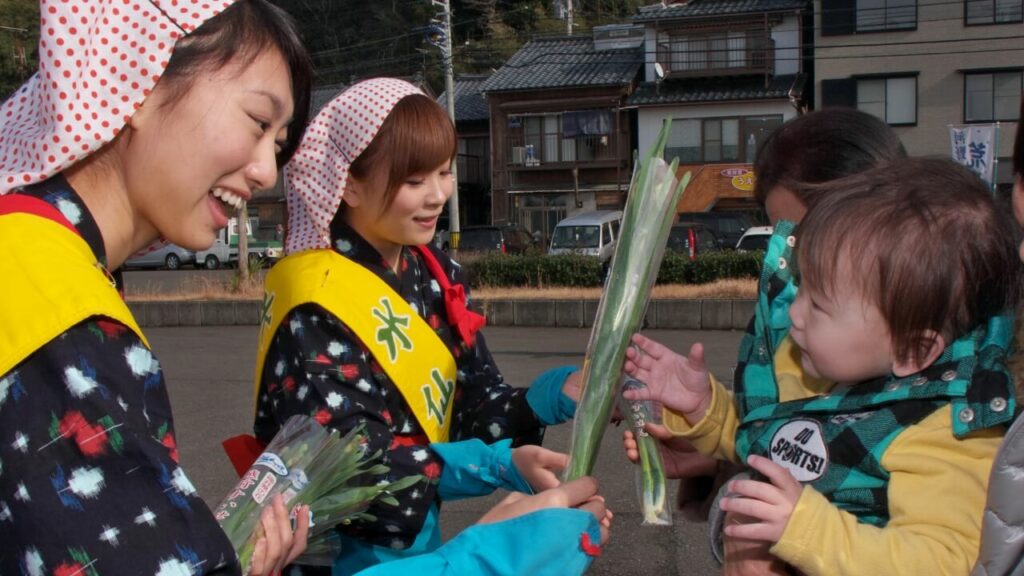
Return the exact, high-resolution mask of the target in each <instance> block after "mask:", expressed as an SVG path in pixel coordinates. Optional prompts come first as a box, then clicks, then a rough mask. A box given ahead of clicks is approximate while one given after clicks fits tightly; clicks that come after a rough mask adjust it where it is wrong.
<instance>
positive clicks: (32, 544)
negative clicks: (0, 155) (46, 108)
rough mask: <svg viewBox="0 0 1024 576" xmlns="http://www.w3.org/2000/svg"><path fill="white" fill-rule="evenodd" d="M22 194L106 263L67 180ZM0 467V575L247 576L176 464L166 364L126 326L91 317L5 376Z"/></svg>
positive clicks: (0, 384)
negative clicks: (40, 203) (56, 216)
mask: <svg viewBox="0 0 1024 576" xmlns="http://www.w3.org/2000/svg"><path fill="white" fill-rule="evenodd" d="M24 193H26V194H28V195H32V196H36V197H38V198H41V199H43V200H44V201H46V202H48V203H50V204H51V205H53V206H54V207H56V208H57V209H58V210H59V211H60V212H61V213H62V214H63V215H64V216H65V217H66V218H67V220H68V221H69V222H70V223H71V224H72V225H74V226H75V228H76V229H77V231H78V233H79V234H80V235H81V236H82V238H83V239H84V240H85V241H86V243H87V244H88V245H89V247H90V248H91V249H92V251H93V252H94V253H95V254H96V256H97V257H98V259H99V261H100V262H104V261H105V258H104V245H103V240H102V238H101V237H100V232H99V228H98V227H97V226H96V222H95V221H94V220H93V217H92V216H91V215H90V213H89V211H88V209H87V208H86V207H85V204H83V203H82V202H81V200H80V199H79V198H78V196H77V195H76V194H75V192H74V190H73V189H72V188H71V187H70V186H69V185H68V184H67V182H66V181H65V180H64V178H63V177H62V176H60V175H57V176H54V177H52V178H51V179H49V180H47V181H44V182H42V183H41V184H36V185H33V186H31V187H29V188H27V189H26V190H25V191H24ZM10 249H24V250H31V249H32V246H31V244H29V243H27V242H26V243H24V244H21V247H19V248H12V247H6V246H5V247H3V250H10ZM9 280H10V279H8V281H9ZM0 465H2V468H0V542H2V544H0V574H5V575H7V574H10V575H15V574H55V575H67V576H70V575H72V574H83V575H86V574H87V575H93V576H102V575H112V576H119V575H124V574H144V575H148V574H239V573H240V569H239V566H238V565H237V560H236V558H235V553H234V551H233V550H232V548H231V544H230V542H229V541H228V540H227V537H226V536H225V535H224V533H223V532H222V531H221V530H220V527H219V526H218V525H217V522H216V521H215V520H214V518H213V515H212V514H211V513H210V511H209V509H208V508H207V506H206V504H205V503H204V502H203V501H202V500H201V499H200V498H199V496H198V494H197V493H196V490H195V488H194V487H193V485H192V483H191V482H190V481H189V479H188V477H187V476H186V475H185V472H184V470H183V469H182V468H181V467H180V466H179V465H178V451H177V447H176V442H175V434H174V426H173V424H172V421H171V406H170V403H169V401H168V397H167V390H166V387H165V385H164V377H163V372H162V370H161V368H160V363H159V362H158V361H157V359H156V358H155V357H154V356H153V355H152V353H151V352H150V350H149V349H148V348H147V347H146V345H145V344H144V343H143V342H142V341H141V339H140V338H139V337H138V336H137V335H136V334H135V333H134V332H133V331H132V330H131V329H129V328H128V327H127V326H125V325H123V324H120V323H117V322H114V321H111V320H108V319H104V318H100V317H94V318H91V319H89V320H87V321H85V322H82V323H80V324H78V325H76V326H73V327H71V328H70V329H68V330H66V331H65V332H64V333H63V334H61V335H60V336H58V337H57V338H55V339H54V340H52V341H51V342H49V343H48V344H46V345H45V346H43V347H42V348H40V349H38V350H36V351H35V352H34V353H32V354H31V355H30V356H29V357H28V358H27V359H25V360H24V361H22V362H21V363H20V364H19V365H17V366H16V367H15V368H14V369H13V370H11V371H9V372H8V373H6V374H0Z"/></svg>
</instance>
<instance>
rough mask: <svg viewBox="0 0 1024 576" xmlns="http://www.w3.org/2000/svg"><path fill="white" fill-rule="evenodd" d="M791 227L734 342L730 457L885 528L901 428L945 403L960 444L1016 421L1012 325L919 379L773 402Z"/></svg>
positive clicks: (787, 299) (782, 233)
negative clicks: (1009, 363) (771, 466)
mask: <svg viewBox="0 0 1024 576" xmlns="http://www.w3.org/2000/svg"><path fill="white" fill-rule="evenodd" d="M793 229H794V225H793V224H792V223H790V222H785V221H782V222H779V223H778V224H777V225H776V226H775V234H774V235H773V236H772V238H771V240H770V241H769V244H768V249H767V251H766V253H765V260H764V266H763V270H762V272H761V278H760V280H759V284H758V300H757V303H756V307H755V312H754V318H753V320H752V321H751V323H750V325H749V326H748V327H747V333H746V334H745V335H744V337H743V341H742V343H741V345H740V355H739V362H738V364H737V366H736V373H735V380H734V393H735V400H736V405H737V408H738V411H739V416H740V428H739V431H738V432H737V437H736V451H737V454H738V455H739V457H740V458H741V459H742V460H746V458H747V457H748V456H749V455H750V454H759V455H761V456H766V457H769V458H771V459H772V460H773V461H775V462H777V463H780V464H782V465H783V466H785V467H786V468H787V469H789V470H790V472H792V473H793V475H794V476H795V477H796V478H797V480H800V481H801V482H804V483H809V484H810V485H812V486H813V487H814V488H815V489H816V490H818V491H819V492H821V493H822V494H824V495H825V497H827V498H828V499H829V501H831V502H833V503H834V504H836V505H837V506H838V507H839V508H841V509H843V510H846V511H848V512H850V513H852V514H854V515H856V516H857V517H858V518H859V519H860V520H861V521H862V522H867V523H870V524H874V525H877V526H884V525H885V524H886V523H887V522H888V518H889V514H888V500H887V485H888V480H889V473H888V471H887V470H885V468H884V467H883V466H882V456H883V455H884V454H885V451H886V449H887V448H888V447H889V446H890V444H891V443H892V442H893V440H895V439H896V437H898V436H899V435H900V433H901V432H903V431H904V430H905V429H906V428H907V427H909V426H912V425H914V424H916V423H918V422H920V421H921V420H923V419H924V418H926V417H927V416H929V415H930V414H932V413H934V412H935V410H937V409H939V408H941V407H943V406H945V405H947V404H951V405H952V414H953V421H952V431H953V434H954V435H955V436H956V437H957V438H962V437H963V436H965V435H967V434H969V433H971V432H973V431H977V430H982V429H985V428H990V427H993V426H999V425H1004V424H1007V423H1009V422H1010V421H1011V420H1012V419H1013V415H1014V412H1015V408H1016V400H1015V395H1014V392H1013V380H1012V378H1011V377H1010V374H1009V372H1008V371H1007V368H1006V365H1005V361H1006V357H1007V351H1008V348H1009V344H1010V341H1011V337H1012V335H1013V319H1012V316H1010V315H1000V316H997V317H994V318H991V319H990V320H989V321H988V322H987V323H986V324H985V325H984V326H980V327H978V328H976V329H975V330H974V331H972V332H971V333H969V334H967V335H965V336H963V337H961V338H959V339H958V340H956V341H955V342H953V343H952V344H951V345H949V346H948V347H947V348H946V349H945V350H944V351H943V352H942V354H941V355H940V357H939V359H938V360H937V361H936V362H935V363H934V364H932V365H931V366H929V367H928V368H927V369H925V370H923V371H922V372H920V373H917V374H913V375H911V376H907V377H904V378H896V377H895V376H891V375H890V376H888V377H882V378H877V379H874V380H871V381H867V382H862V383H859V384H857V385H855V386H851V387H847V388H844V389H837V390H833V391H832V392H831V393H830V394H828V395H826V396H812V397H809V398H804V399H801V400H794V401H790V402H779V390H778V384H777V382H776V379H775V373H774V369H773V365H772V362H773V359H774V357H775V352H776V350H777V349H778V346H779V344H780V343H781V342H782V340H783V339H784V338H785V337H786V335H787V334H788V333H789V306H790V305H791V304H792V303H793V300H794V298H795V297H796V290H797V288H796V284H795V282H794V274H795V270H794V268H795V266H793V265H795V263H796V262H795V258H794V257H793V256H794V255H793V249H794V247H795V245H796V241H795V237H794V236H793Z"/></svg>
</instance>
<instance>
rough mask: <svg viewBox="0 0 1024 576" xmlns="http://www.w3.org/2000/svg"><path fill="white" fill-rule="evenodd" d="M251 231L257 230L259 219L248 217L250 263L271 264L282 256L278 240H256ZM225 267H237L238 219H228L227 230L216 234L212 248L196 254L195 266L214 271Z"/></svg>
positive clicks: (282, 246) (282, 249)
mask: <svg viewBox="0 0 1024 576" xmlns="http://www.w3.org/2000/svg"><path fill="white" fill-rule="evenodd" d="M253 230H259V218H257V217H255V216H250V217H249V226H248V230H247V232H248V241H249V242H248V243H249V262H250V263H253V264H255V263H256V262H259V261H263V262H266V263H268V264H272V263H274V262H276V261H277V260H279V259H280V258H281V257H282V256H284V245H283V244H282V243H281V241H280V240H273V239H264V238H257V237H256V236H254V235H253V233H252V231H253ZM225 265H230V266H237V265H238V218H231V219H229V220H228V226H227V228H223V229H221V230H220V231H218V232H217V238H216V240H214V243H213V246H210V247H209V248H208V249H206V250H200V251H198V252H196V266H203V267H205V268H207V269H210V270H214V269H217V268H220V267H221V266H225Z"/></svg>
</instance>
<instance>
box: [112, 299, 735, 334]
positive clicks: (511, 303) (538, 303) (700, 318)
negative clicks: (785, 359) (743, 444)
mask: <svg viewBox="0 0 1024 576" xmlns="http://www.w3.org/2000/svg"><path fill="white" fill-rule="evenodd" d="M475 304H476V306H477V309H478V310H482V311H483V314H484V316H486V317H487V324H488V325H489V326H562V327H571V328H587V327H590V326H592V325H593V323H594V317H595V316H596V315H597V300H476V301H475ZM128 307H129V308H130V309H131V311H132V314H134V315H135V319H136V320H137V321H138V322H139V324H140V325H141V326H145V327H174V326H255V325H257V324H259V322H260V314H261V312H262V310H261V308H262V302H259V301H256V300H194V301H181V302H157V301H131V302H129V303H128ZM753 315H754V301H753V300H653V301H651V303H650V304H649V305H648V307H647V316H646V318H645V320H644V322H645V324H644V326H645V327H646V328H651V329H658V328H661V329H668V330H743V329H744V328H746V327H747V322H748V321H749V320H750V317H751V316H753Z"/></svg>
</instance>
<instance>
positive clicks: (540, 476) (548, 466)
mask: <svg viewBox="0 0 1024 576" xmlns="http://www.w3.org/2000/svg"><path fill="white" fill-rule="evenodd" d="M512 463H513V464H515V466H516V470H519V475H520V476H522V477H523V480H526V482H527V483H528V484H529V485H530V487H531V488H533V491H534V492H541V491H544V490H547V489H548V488H554V487H556V486H558V485H559V484H561V481H560V480H559V479H558V475H557V474H556V472H558V471H561V470H563V469H564V468H565V467H566V465H567V464H568V463H569V456H568V455H567V454H560V453H558V452H552V451H551V450H548V449H547V448H541V447H540V446H534V445H532V444H528V445H526V446H520V447H518V448H516V449H514V450H512Z"/></svg>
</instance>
